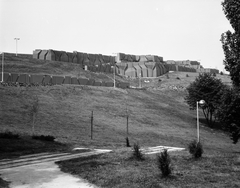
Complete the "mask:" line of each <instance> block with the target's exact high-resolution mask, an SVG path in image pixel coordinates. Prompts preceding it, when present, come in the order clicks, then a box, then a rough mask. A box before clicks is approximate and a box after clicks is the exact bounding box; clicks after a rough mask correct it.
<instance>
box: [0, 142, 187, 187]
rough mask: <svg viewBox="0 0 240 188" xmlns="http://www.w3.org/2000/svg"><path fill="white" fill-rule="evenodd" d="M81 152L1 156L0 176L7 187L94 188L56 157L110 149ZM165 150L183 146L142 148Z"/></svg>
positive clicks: (104, 151)
mask: <svg viewBox="0 0 240 188" xmlns="http://www.w3.org/2000/svg"><path fill="white" fill-rule="evenodd" d="M78 149H79V151H80V152H81V149H83V150H82V151H84V152H81V153H39V154H33V155H25V156H21V157H19V158H16V159H3V160H0V176H1V178H2V179H4V180H6V181H8V182H11V183H10V185H9V187H10V188H55V187H56V188H96V186H95V185H92V184H90V183H88V182H87V181H86V180H83V179H81V178H79V177H77V176H73V175H71V174H68V173H64V172H62V171H61V170H60V169H59V167H58V165H56V164H55V162H56V161H63V160H68V159H74V158H80V157H87V156H92V155H99V154H103V153H108V152H111V150H101V149H94V150H87V151H86V149H85V150H84V148H78ZM164 149H167V150H168V151H183V150H185V148H178V147H168V146H156V147H148V148H143V149H141V150H142V152H143V153H144V154H147V155H149V154H150V155H151V154H156V153H160V152H162V151H163V150H164Z"/></svg>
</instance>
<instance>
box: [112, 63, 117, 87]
mask: <svg viewBox="0 0 240 188" xmlns="http://www.w3.org/2000/svg"><path fill="white" fill-rule="evenodd" d="M115 69H116V63H115V62H114V67H113V85H114V86H113V87H114V89H115V88H116V80H115V79H116V73H115V71H116V70H115Z"/></svg>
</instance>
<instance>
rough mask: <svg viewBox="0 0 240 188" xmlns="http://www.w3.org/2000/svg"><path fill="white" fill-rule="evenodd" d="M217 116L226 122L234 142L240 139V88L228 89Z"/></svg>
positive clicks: (223, 96) (225, 127) (225, 126)
mask: <svg viewBox="0 0 240 188" xmlns="http://www.w3.org/2000/svg"><path fill="white" fill-rule="evenodd" d="M221 101H222V103H221V105H220V106H219V109H218V113H217V117H218V119H219V120H220V121H221V122H223V123H224V127H223V128H224V129H226V130H227V131H228V132H230V137H231V139H232V140H233V143H234V144H236V143H237V142H238V140H239V139H240V89H237V88H229V89H226V90H225V92H224V93H223V95H222V98H221Z"/></svg>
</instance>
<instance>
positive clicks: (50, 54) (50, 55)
mask: <svg viewBox="0 0 240 188" xmlns="http://www.w3.org/2000/svg"><path fill="white" fill-rule="evenodd" d="M46 60H50V61H55V60H56V57H55V53H54V51H53V50H48V53H47V55H46Z"/></svg>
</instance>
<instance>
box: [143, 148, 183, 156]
mask: <svg viewBox="0 0 240 188" xmlns="http://www.w3.org/2000/svg"><path fill="white" fill-rule="evenodd" d="M164 149H166V150H167V151H168V152H169V151H183V150H185V148H178V147H170V146H156V147H149V148H143V149H141V150H142V152H143V153H144V154H147V155H150V154H155V153H160V152H162V151H163V150H164Z"/></svg>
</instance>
